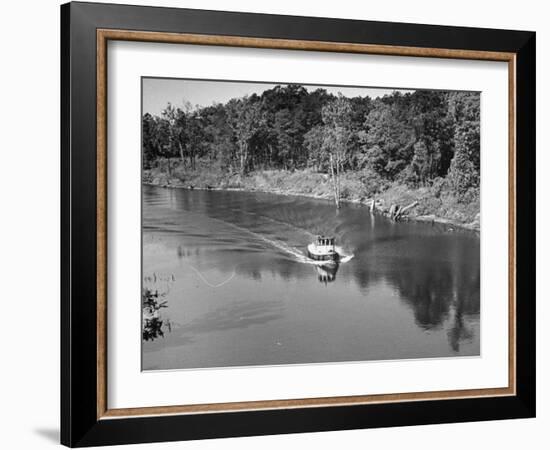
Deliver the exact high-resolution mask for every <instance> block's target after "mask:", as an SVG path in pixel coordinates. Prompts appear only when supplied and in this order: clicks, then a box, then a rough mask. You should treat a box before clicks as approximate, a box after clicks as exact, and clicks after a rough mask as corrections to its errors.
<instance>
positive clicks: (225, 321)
mask: <svg viewBox="0 0 550 450" xmlns="http://www.w3.org/2000/svg"><path fill="white" fill-rule="evenodd" d="M142 214H143V263H142V268H143V273H142V276H143V284H144V287H146V288H148V289H151V290H152V291H155V292H158V293H159V294H160V297H159V299H161V300H162V301H164V302H166V303H165V307H164V308H161V309H160V311H159V313H160V319H161V320H162V322H163V325H162V330H163V334H164V336H158V337H156V338H155V339H150V340H147V341H143V347H142V350H143V351H142V368H143V369H144V370H160V369H188V368H208V367H227V366H250V365H275V364H306V363H330V362H343V361H372V360H390V359H410V358H415V359H416V358H438V357H456V356H475V355H479V353H480V337H479V336H480V315H479V313H480V303H479V288H480V274H479V236H477V235H476V234H474V233H471V232H462V231H457V230H449V227H448V226H439V225H430V224H425V223H413V222H408V223H405V222H400V223H393V222H391V221H389V220H388V219H387V218H385V217H382V216H376V215H371V214H370V212H369V210H368V208H366V207H364V206H359V205H351V204H344V205H343V207H342V208H341V209H340V210H336V208H335V207H334V205H333V204H332V203H330V202H329V201H325V200H316V199H310V198H306V197H293V196H282V195H274V194H265V193H250V192H237V191H202V190H194V191H193V190H184V189H165V188H161V187H155V186H143V213H142ZM316 234H328V235H332V236H334V237H335V238H336V242H337V244H338V245H339V246H340V247H341V251H342V252H343V253H344V254H345V259H344V261H345V262H342V263H341V264H339V266H338V267H337V268H335V269H332V270H329V269H327V268H323V267H320V266H318V265H315V264H313V263H312V261H310V260H309V259H308V258H307V257H306V256H305V247H306V245H307V244H308V243H310V242H312V241H313V240H314V238H315V235H316Z"/></svg>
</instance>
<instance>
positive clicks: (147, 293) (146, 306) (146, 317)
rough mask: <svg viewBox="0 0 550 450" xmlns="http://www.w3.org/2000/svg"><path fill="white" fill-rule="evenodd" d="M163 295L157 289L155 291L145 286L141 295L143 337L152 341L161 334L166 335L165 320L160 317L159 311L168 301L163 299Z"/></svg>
mask: <svg viewBox="0 0 550 450" xmlns="http://www.w3.org/2000/svg"><path fill="white" fill-rule="evenodd" d="M161 297H162V295H161V294H159V292H158V291H157V290H155V291H153V290H151V289H148V288H144V289H143V292H142V296H141V308H142V315H143V320H142V339H143V340H144V341H152V340H154V339H156V338H158V337H159V336H164V332H163V331H162V324H163V321H162V319H161V318H160V315H159V311H160V309H161V308H166V307H167V305H166V301H162V300H161Z"/></svg>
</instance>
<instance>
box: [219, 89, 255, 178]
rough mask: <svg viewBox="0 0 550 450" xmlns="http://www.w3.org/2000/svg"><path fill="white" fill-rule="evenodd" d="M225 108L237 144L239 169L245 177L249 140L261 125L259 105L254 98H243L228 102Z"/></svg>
mask: <svg viewBox="0 0 550 450" xmlns="http://www.w3.org/2000/svg"><path fill="white" fill-rule="evenodd" d="M227 107H228V109H227V112H228V118H229V125H230V127H231V129H232V130H233V134H234V136H235V140H236V143H237V151H238V159H239V169H240V172H241V175H245V174H246V172H247V171H248V164H249V159H250V154H249V150H250V143H251V140H252V138H253V137H254V135H255V134H256V133H257V132H258V131H259V130H260V129H261V127H262V124H263V120H262V119H263V117H262V111H261V104H260V102H259V101H258V100H256V99H254V98H250V97H244V98H242V99H239V100H236V99H232V100H230V101H229V102H228V104H227Z"/></svg>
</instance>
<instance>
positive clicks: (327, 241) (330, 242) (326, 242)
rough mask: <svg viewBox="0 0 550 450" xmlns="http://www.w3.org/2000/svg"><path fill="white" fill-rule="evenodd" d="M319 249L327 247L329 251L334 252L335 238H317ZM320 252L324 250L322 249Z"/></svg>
mask: <svg viewBox="0 0 550 450" xmlns="http://www.w3.org/2000/svg"><path fill="white" fill-rule="evenodd" d="M316 245H317V247H318V248H319V247H327V250H334V238H333V237H326V236H317V242H316ZM319 250H322V249H321V248H320V249H319Z"/></svg>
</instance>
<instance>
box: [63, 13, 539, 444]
mask: <svg viewBox="0 0 550 450" xmlns="http://www.w3.org/2000/svg"><path fill="white" fill-rule="evenodd" d="M61 27H62V29H61V55H62V66H61V76H62V78H61V116H62V117H61V118H62V128H61V142H62V155H61V174H62V180H61V188H62V189H61V190H62V193H61V204H62V217H61V219H62V220H61V223H62V229H61V256H62V258H61V261H62V267H61V269H62V270H61V273H62V280H61V288H62V289H61V291H62V298H61V305H62V311H61V356H62V358H61V388H62V389H61V391H62V397H61V410H62V411H61V430H62V432H61V441H62V443H63V444H65V445H68V446H90V445H105V444H124V443H138V442H154V441H172V440H184V439H203V438H213V437H228V436H245V435H262V434H275V433H294V432H312V431H326V430H343V429H353V428H368V427H384V426H399V425H416V424H427V423H444V422H462V421H478V420H491V419H509V418H519V417H533V416H534V415H535V301H534V299H535V270H534V265H535V233H534V230H535V171H534V164H535V33H532V32H525V31H506V30H489V29H475V28H459V27H444V26H431V25H413V24H399V23H382V22H365V21H352V20H340V19H324V18H323V19H321V18H309V17H291V16H274V15H260V14H248V13H229V12H214V11H201V10H188V9H169V8H152V7H136V6H125V5H108V4H93V3H78V2H77V3H69V4H66V5H63V6H62V7H61ZM109 40H124V41H143V42H158V43H173V44H175V43H185V44H200V45H219V46H232V47H253V48H270V49H287V50H296V51H303V50H310V51H311V50H313V51H322V52H344V53H365V54H382V55H395V56H418V57H427V58H429V57H438V58H458V59H481V60H491V61H505V62H507V63H508V68H509V111H508V117H509V153H508V157H509V166H508V167H509V192H508V199H509V224H508V230H509V249H508V251H509V257H510V264H509V280H510V281H509V298H508V302H509V312H510V315H509V323H508V327H509V328H508V329H509V366H508V367H509V383H508V387H506V388H494V389H475V390H464V391H437V392H422V393H399V394H391V393H389V394H383V395H367V396H353V397H324V398H305V399H304V398H303V399H288V400H272V401H260V402H237V403H214V404H204V405H195V406H192V405H173V406H163V407H155V405H151V407H148V408H133V409H109V407H108V405H107V362H106V361H107V360H106V345H107V344H106V343H107V339H108V336H107V319H106V318H107V314H108V311H107V303H106V274H107V252H106V245H107V221H106V211H107V209H106V205H107V201H108V199H107V191H106V179H107V178H106V171H107V170H108V169H107V157H106V147H107V117H106V98H107V84H106V80H107V59H106V52H107V42H108V41H109Z"/></svg>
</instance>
